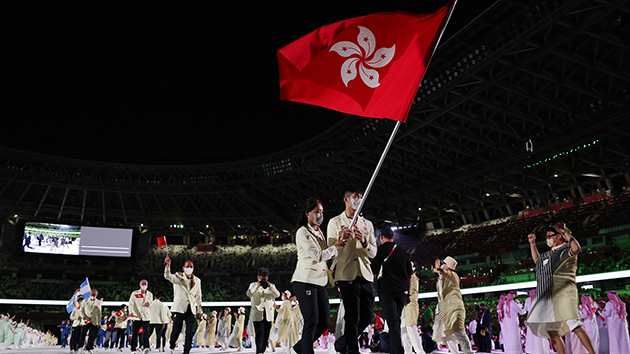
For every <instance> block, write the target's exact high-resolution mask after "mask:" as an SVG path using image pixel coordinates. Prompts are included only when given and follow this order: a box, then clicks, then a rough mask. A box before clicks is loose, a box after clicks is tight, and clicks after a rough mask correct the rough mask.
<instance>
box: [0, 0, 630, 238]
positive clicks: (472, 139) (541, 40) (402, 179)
mask: <svg viewBox="0 0 630 354" xmlns="http://www.w3.org/2000/svg"><path fill="white" fill-rule="evenodd" d="M629 17H630V1H607V0H598V1H590V0H589V1H586V0H570V1H569V0H566V1H563V0H543V1H527V2H520V1H500V2H498V3H497V4H496V5H495V6H493V7H492V8H491V9H490V10H488V11H487V12H485V13H484V14H483V16H481V17H480V18H479V19H478V20H477V21H476V22H474V25H471V26H468V27H467V28H465V29H463V30H462V31H460V32H459V33H458V34H457V35H456V36H454V37H453V38H451V39H449V40H448V41H443V42H442V43H441V44H440V47H439V49H438V51H437V52H436V54H435V56H434V58H433V59H432V62H431V65H430V68H429V71H428V73H427V74H426V76H425V79H424V80H423V81H422V85H421V87H420V88H419V90H418V94H417V96H416V99H415V101H414V104H413V106H412V109H411V111H410V113H409V118H408V120H407V122H406V123H405V124H403V125H402V127H401V129H400V131H399V132H398V135H397V137H396V140H395V142H394V144H393V146H392V148H391V150H390V152H389V154H388V156H387V159H386V161H385V163H384V165H383V167H382V169H381V172H380V174H379V176H378V178H377V180H376V184H375V186H374V188H373V190H372V192H371V193H370V196H369V199H368V201H367V203H366V205H365V207H364V210H363V214H364V216H365V217H367V218H368V219H371V220H372V221H373V222H374V223H375V226H377V227H379V226H381V225H384V224H395V225H420V227H421V228H422V227H423V226H422V225H425V224H426V223H429V222H432V223H434V225H435V226H436V227H438V228H439V227H449V226H457V225H461V224H465V223H471V222H477V221H484V220H490V219H495V218H498V217H503V216H509V215H515V214H517V213H518V212H519V211H521V210H523V209H524V208H525V206H526V205H529V206H531V207H534V206H535V205H541V206H542V205H547V203H549V201H550V200H551V201H553V200H561V199H563V198H565V197H568V198H571V199H577V198H580V197H582V196H585V195H586V194H588V193H590V191H591V190H593V189H596V188H603V189H609V190H612V191H613V193H614V192H615V190H616V189H619V188H620V187H621V186H622V185H628V184H630V178H629V177H628V172H629V165H628V163H629V161H630V21H629V20H628V19H629ZM393 126H394V122H392V121H389V120H379V119H367V118H359V117H353V116H349V117H347V118H346V119H344V120H343V121H341V122H339V123H338V124H337V125H335V126H333V127H331V128H330V129H329V130H328V131H326V132H325V133H324V134H322V135H320V136H317V137H315V138H313V139H310V140H308V141H305V142H304V143H302V144H299V145H297V146H294V147H292V148H290V149H286V150H283V151H280V152H276V153H272V154H269V155H265V156H263V157H257V158H252V159H248V160H242V161H235V162H230V163H220V164H211V165H190V166H146V165H128V164H113V163H102V162H93V161H85V160H76V159H68V158H62V157H53V156H48V155H42V154H36V153H30V152H24V151H18V150H14V149H8V148H0V212H1V213H2V214H1V215H2V217H3V218H5V220H7V219H12V218H15V215H18V217H20V218H23V219H28V220H37V221H48V222H63V223H80V224H90V225H102V226H133V227H140V225H142V228H145V229H148V230H149V231H155V232H156V234H158V233H159V234H168V235H178V234H181V235H185V234H189V235H191V236H195V235H197V236H204V235H216V236H231V235H237V234H256V233H274V232H287V231H291V230H294V229H295V226H296V222H297V220H298V217H299V216H300V210H301V205H302V203H303V201H304V200H305V199H306V198H307V197H309V196H317V197H319V198H320V199H321V200H322V201H323V203H324V204H325V205H324V206H325V208H326V214H327V217H332V216H333V215H335V214H336V213H338V212H341V210H342V207H343V201H342V196H341V188H342V187H343V186H344V185H345V184H347V183H354V184H358V185H363V186H365V185H367V182H368V180H369V178H370V176H371V173H372V171H373V169H374V167H375V165H376V163H377V161H378V158H379V157H380V154H381V152H382V150H383V148H384V146H385V143H386V141H387V138H388V136H389V134H390V132H391V130H392V129H393ZM314 145H316V146H318V148H315V149H314V148H313V146H314ZM174 224H177V225H183V226H184V227H183V228H182V229H178V228H171V227H170V226H171V225H174Z"/></svg>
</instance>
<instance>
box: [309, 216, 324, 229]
mask: <svg viewBox="0 0 630 354" xmlns="http://www.w3.org/2000/svg"><path fill="white" fill-rule="evenodd" d="M311 215H312V218H313V223H315V225H317V226H319V225H321V224H322V222H324V214H311Z"/></svg>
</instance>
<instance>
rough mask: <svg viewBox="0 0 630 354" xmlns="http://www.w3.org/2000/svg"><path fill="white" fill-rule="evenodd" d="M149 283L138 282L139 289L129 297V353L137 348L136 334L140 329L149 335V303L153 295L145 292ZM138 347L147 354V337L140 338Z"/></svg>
mask: <svg viewBox="0 0 630 354" xmlns="http://www.w3.org/2000/svg"><path fill="white" fill-rule="evenodd" d="M148 287H149V282H148V281H147V280H146V279H142V280H141V281H140V289H138V290H136V291H134V292H132V293H131V296H130V297H129V320H130V321H132V322H131V323H132V325H131V328H132V332H131V352H132V353H135V352H136V348H137V347H138V332H140V328H142V333H144V334H147V333H149V322H150V321H151V303H153V294H152V293H151V292H150V291H149V290H147V288H148ZM140 341H141V343H140V346H141V347H143V348H144V353H145V354H146V353H148V352H149V350H150V349H149V336H147V335H143V336H141V337H140Z"/></svg>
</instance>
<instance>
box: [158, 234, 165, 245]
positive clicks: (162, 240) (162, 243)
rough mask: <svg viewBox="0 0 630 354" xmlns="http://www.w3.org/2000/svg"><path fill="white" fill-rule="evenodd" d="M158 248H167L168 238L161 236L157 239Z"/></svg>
mask: <svg viewBox="0 0 630 354" xmlns="http://www.w3.org/2000/svg"><path fill="white" fill-rule="evenodd" d="M157 241H158V247H162V246H166V236H160V237H158V239H157Z"/></svg>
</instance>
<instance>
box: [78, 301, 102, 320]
mask: <svg viewBox="0 0 630 354" xmlns="http://www.w3.org/2000/svg"><path fill="white" fill-rule="evenodd" d="M101 304H102V302H101V301H100V300H98V299H95V300H92V299H90V298H87V299H84V300H83V302H81V311H82V312H83V314H82V315H81V317H83V323H85V322H86V321H90V320H91V321H92V322H90V324H91V325H93V326H97V327H99V326H100V325H101Z"/></svg>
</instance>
